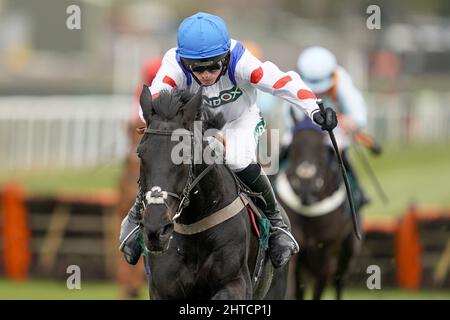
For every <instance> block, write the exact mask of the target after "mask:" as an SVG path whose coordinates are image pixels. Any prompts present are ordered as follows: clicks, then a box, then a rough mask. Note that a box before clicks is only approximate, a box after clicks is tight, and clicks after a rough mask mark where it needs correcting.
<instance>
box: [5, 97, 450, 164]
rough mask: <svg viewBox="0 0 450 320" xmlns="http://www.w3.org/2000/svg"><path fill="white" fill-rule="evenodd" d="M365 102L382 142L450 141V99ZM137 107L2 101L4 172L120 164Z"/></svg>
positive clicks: (371, 129)
mask: <svg viewBox="0 0 450 320" xmlns="http://www.w3.org/2000/svg"><path fill="white" fill-rule="evenodd" d="M365 96H366V99H367V103H368V105H369V106H370V109H369V123H368V126H367V129H366V132H367V133H369V134H372V135H374V136H375V137H376V138H377V139H378V140H379V141H380V142H389V143H415V142H433V141H435V142H437V141H441V142H442V141H447V142H449V141H450V94H436V93H434V92H429V91H422V92H420V93H403V94H399V95H381V94H367V95H365ZM133 103H134V102H133V97H131V96H51V97H34V96H26V97H1V98H0V166H1V168H3V169H4V168H20V169H22V168H35V167H82V166H95V165H99V164H105V163H110V162H114V161H118V160H121V159H123V158H124V157H125V155H126V153H127V152H128V141H127V135H126V123H127V121H128V119H130V117H131V116H132V114H133ZM280 110H281V109H280ZM282 114H283V112H279V113H278V116H281V115H282Z"/></svg>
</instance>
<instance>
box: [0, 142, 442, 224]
mask: <svg viewBox="0 0 450 320" xmlns="http://www.w3.org/2000/svg"><path fill="white" fill-rule="evenodd" d="M383 147H384V148H383V149H384V152H383V154H382V155H381V156H379V157H375V156H372V155H370V154H369V153H368V152H364V153H365V154H366V156H367V157H368V159H369V162H370V163H371V166H372V167H373V169H374V171H375V173H376V175H377V177H378V179H379V181H380V183H381V185H382V187H383V189H384V190H385V193H386V194H387V196H388V198H389V203H388V204H387V205H384V204H383V203H382V202H381V200H380V198H379V196H378V194H377V193H376V192H375V189H374V187H373V185H372V184H371V182H370V181H369V178H368V175H367V173H366V172H365V171H364V169H363V167H362V165H361V161H360V160H359V158H358V157H357V155H356V154H355V153H354V152H352V153H351V157H352V159H353V163H354V164H355V166H356V168H357V172H358V174H359V177H360V180H361V182H362V184H363V186H364V188H365V190H366V192H367V194H368V195H369V196H370V198H371V199H372V202H371V204H370V205H369V206H367V207H366V208H364V211H363V212H364V216H365V217H370V218H382V217H394V216H398V215H401V214H402V213H403V212H404V210H405V209H406V208H407V207H408V206H409V205H410V204H411V203H417V204H425V205H428V204H429V205H437V206H443V207H445V206H446V207H450V144H442V143H441V144H428V145H425V144H404V145H386V146H383ZM364 151H365V150H364ZM121 170H122V167H121V165H120V164H118V163H110V164H108V165H105V166H99V167H96V168H88V169H54V170H34V171H31V170H27V171H16V172H8V171H5V170H1V169H0V187H1V185H2V184H3V183H5V182H6V181H8V180H9V179H11V178H12V177H14V179H16V180H18V181H20V182H21V183H22V184H23V185H24V187H25V190H26V192H27V193H28V194H33V195H36V194H40V195H49V194H50V195H52V194H60V193H64V194H67V193H69V194H73V195H85V194H88V195H91V194H92V193H93V192H95V191H98V190H102V191H105V190H107V191H115V190H116V187H117V185H118V179H119V177H120V173H121Z"/></svg>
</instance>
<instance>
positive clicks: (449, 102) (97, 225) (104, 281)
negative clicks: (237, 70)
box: [0, 0, 450, 299]
mask: <svg viewBox="0 0 450 320" xmlns="http://www.w3.org/2000/svg"><path fill="white" fill-rule="evenodd" d="M71 5H75V6H77V8H79V13H80V17H81V20H80V25H79V26H80V28H75V29H70V28H69V27H68V26H69V25H70V23H69V22H70V21H71V16H72V15H73V14H74V12H76V10H77V9H76V8H75V9H73V7H72V9H68V8H69V7H70V6H71ZM369 5H377V6H378V7H379V8H380V18H381V24H380V28H379V29H369V28H368V25H367V20H368V18H369V17H370V16H371V14H372V12H369V13H368V12H367V8H368V7H369ZM73 10H75V11H73ZM198 11H206V12H210V13H213V14H216V15H220V16H221V17H222V18H223V19H224V20H225V21H226V23H227V25H228V28H229V31H230V35H231V36H232V38H235V39H238V40H241V41H246V42H247V43H250V42H251V43H252V44H253V45H255V46H257V47H258V49H259V50H260V55H261V59H262V60H270V61H273V62H274V63H275V64H277V65H278V66H279V67H280V69H282V70H285V71H287V70H295V68H296V62H297V57H298V55H299V53H300V52H301V51H302V50H303V49H304V48H306V47H308V46H311V45H320V46H324V47H326V48H328V49H330V50H331V51H332V52H333V53H335V55H336V56H337V59H338V62H339V64H341V65H342V66H343V67H344V68H345V69H347V71H348V72H349V73H350V74H351V76H352V77H353V80H354V82H355V84H356V86H357V87H358V88H359V89H360V90H361V91H362V92H363V95H364V97H365V99H366V101H367V104H368V108H369V123H368V126H367V129H366V132H367V133H368V134H370V135H371V136H372V137H374V138H375V139H376V140H377V141H378V142H379V143H380V144H381V145H382V146H383V153H382V154H381V155H380V156H378V157H373V156H372V155H370V154H369V153H367V156H368V158H369V162H370V164H371V166H372V167H373V169H374V171H375V173H376V175H377V177H378V179H379V181H380V183H381V185H382V187H383V189H384V191H385V192H386V194H387V195H388V198H389V202H388V203H387V204H384V203H383V202H382V201H381V200H380V198H379V197H378V194H377V193H376V192H375V189H374V188H373V185H372V184H371V182H370V179H369V176H368V175H367V174H365V171H364V169H363V168H362V165H363V164H362V163H360V162H358V160H355V163H356V164H357V166H358V169H359V170H358V171H359V172H361V173H360V176H361V180H362V182H363V185H364V186H365V188H366V190H367V192H368V193H369V195H370V197H371V199H372V202H371V204H370V205H369V206H368V207H366V208H365V210H364V212H363V220H364V230H365V231H366V239H365V241H364V247H363V252H362V255H361V257H359V259H358V262H357V263H356V266H355V268H354V269H353V271H352V276H351V281H350V289H348V290H347V291H345V292H344V298H347V299H409V298H414V299H450V188H449V187H450V183H449V181H450V2H449V1H447V0H428V1H406V0H396V1H372V0H370V1H351V0H343V1H331V0H330V1H327V0H316V1H306V0H304V1H303V0H277V1H270V0H247V1H237V0H227V1H225V0H208V1H206V0H205V1H182V0H164V1H159V0H151V1H138V0H130V1H124V0H123V1H120V0H85V1H80V0H72V1H66V0H37V1H29V0H28V1H27V0H0V70H1V72H0V299H79V298H81V299H120V298H133V297H137V298H148V294H147V293H146V283H145V281H146V280H145V276H144V271H143V268H142V266H137V267H128V266H126V265H124V263H123V262H122V260H121V257H120V256H119V252H118V230H119V224H120V221H121V218H122V217H123V216H124V215H125V214H126V212H127V210H128V208H129V204H128V203H129V201H131V200H130V198H134V192H135V191H134V190H135V189H134V188H136V185H135V184H136V180H137V177H136V173H135V172H136V170H135V168H136V162H135V161H136V159H135V157H134V154H133V151H134V145H135V143H136V141H137V140H136V139H137V138H136V137H135V136H134V135H133V130H132V127H133V126H132V125H131V126H130V123H134V121H135V117H136V108H137V100H136V92H137V90H139V88H140V87H141V85H142V83H143V82H144V79H143V67H144V66H145V65H146V62H147V61H148V60H149V59H152V58H155V57H158V56H161V55H163V54H164V53H165V51H166V50H168V49H169V48H171V47H174V46H176V30H177V27H178V25H179V23H180V22H181V20H182V19H183V18H185V17H186V16H189V15H192V14H194V13H196V12H198ZM255 50H256V49H255ZM277 103H279V104H280V105H281V103H282V102H281V101H278V102H277ZM280 110H281V109H280ZM282 116H283V113H282V112H281V111H280V112H274V113H273V114H270V115H268V119H269V121H270V124H271V125H272V127H274V128H279V129H280V130H283V129H284V128H283V126H282V119H281V118H282ZM130 128H131V129H130ZM133 168H134V169H133ZM133 170H134V171H133ZM69 265H77V266H79V267H80V270H81V279H82V282H81V289H80V290H69V289H68V288H67V287H66V280H67V278H68V277H69V276H70V273H68V272H67V267H68V266H69ZM369 265H378V266H380V268H381V272H382V280H381V284H382V289H381V290H369V289H367V287H366V279H367V277H368V274H367V273H366V268H367V267H368V266H369ZM330 297H332V296H331V295H330Z"/></svg>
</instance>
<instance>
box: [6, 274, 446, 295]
mask: <svg viewBox="0 0 450 320" xmlns="http://www.w3.org/2000/svg"><path fill="white" fill-rule="evenodd" d="M119 298H120V292H119V286H118V284H116V283H113V282H99V281H95V282H92V281H82V282H81V289H79V290H69V289H67V287H66V283H65V281H64V280H38V279H32V280H29V281H26V282H16V281H10V280H6V279H0V300H34V299H40V300H117V299H119ZM323 298H324V300H332V299H334V291H333V290H332V289H328V290H326V292H325V295H324V297H323ZM138 299H141V300H145V299H148V292H147V288H146V285H145V284H144V286H143V287H142V289H141V291H140V295H139V297H138ZM343 299H344V300H397V299H398V300H409V299H414V300H443V299H445V300H449V299H450V290H419V291H408V290H402V289H395V288H382V289H380V290H368V289H364V288H346V289H344V294H343Z"/></svg>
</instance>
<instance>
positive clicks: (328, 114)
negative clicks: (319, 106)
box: [313, 108, 338, 131]
mask: <svg viewBox="0 0 450 320" xmlns="http://www.w3.org/2000/svg"><path fill="white" fill-rule="evenodd" d="M313 120H314V122H315V123H317V124H318V125H319V126H320V127H321V128H322V130H327V131H331V130H333V129H334V128H336V126H337V123H338V121H337V117H336V112H335V111H334V110H333V109H331V108H325V110H324V112H322V111H320V110H319V111H317V112H316V113H314V115H313Z"/></svg>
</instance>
